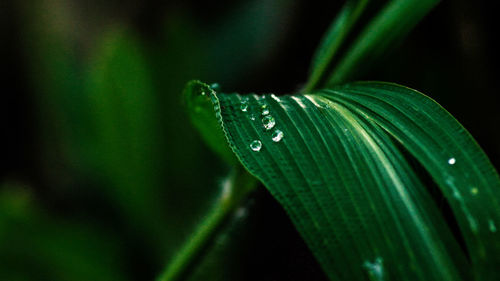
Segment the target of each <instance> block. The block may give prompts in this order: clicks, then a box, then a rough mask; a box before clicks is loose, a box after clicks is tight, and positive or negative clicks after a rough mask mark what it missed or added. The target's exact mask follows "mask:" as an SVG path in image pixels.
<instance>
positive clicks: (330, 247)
mask: <svg viewBox="0 0 500 281" xmlns="http://www.w3.org/2000/svg"><path fill="white" fill-rule="evenodd" d="M377 97H378V99H377ZM212 99H213V101H214V109H215V111H216V116H217V118H218V119H219V122H220V125H221V127H222V129H223V131H224V133H225V135H226V138H227V140H228V142H229V146H230V147H231V148H232V150H233V151H234V153H235V154H236V156H237V157H238V159H239V160H240V161H241V163H242V164H243V166H245V168H247V169H248V171H249V172H250V173H251V174H253V175H254V176H256V177H257V178H258V179H259V180H261V181H262V182H263V183H264V185H265V186H266V187H267V189H268V190H269V191H270V192H271V194H272V195H273V196H274V197H275V198H276V199H277V200H278V202H279V203H280V204H281V205H282V206H283V207H284V209H285V210H286V211H287V213H288V214H289V216H290V217H291V220H292V222H293V223H294V224H295V226H296V228H297V229H298V231H299V232H300V234H301V235H302V237H303V238H304V240H305V241H306V243H307V244H308V246H309V248H310V249H311V251H312V252H313V254H314V255H315V256H316V258H317V260H318V261H319V263H320V264H321V265H322V267H323V269H324V271H325V273H326V274H327V275H328V276H329V278H330V279H331V280H367V279H370V280H470V278H471V272H474V274H476V277H477V278H479V279H480V280H493V279H494V278H495V277H496V278H498V276H495V275H497V274H498V273H495V269H494V268H495V267H494V266H495V265H498V264H499V263H498V259H499V258H498V257H500V255H499V247H498V245H499V239H498V237H497V235H496V224H497V223H499V222H500V219H499V212H498V210H499V208H498V204H497V200H498V199H499V198H500V196H499V195H500V194H499V191H500V189H498V188H499V187H500V181H499V179H498V176H497V174H496V172H495V171H494V169H493V168H492V166H491V164H490V163H489V162H488V160H487V158H486V156H485V155H484V153H483V152H482V151H481V150H480V149H479V147H478V146H477V144H476V143H475V142H474V141H473V139H472V138H471V137H470V136H469V135H468V134H467V133H466V132H465V130H464V129H463V128H462V127H461V126H460V124H459V123H458V122H457V121H455V120H454V119H453V118H452V117H451V116H450V115H449V114H448V113H446V111H444V110H443V109H442V108H441V107H440V106H439V105H437V104H436V103H434V102H433V101H432V100H430V99H428V98H427V97H425V96H423V95H421V94H419V93H417V92H415V91H412V90H409V89H407V88H404V87H401V86H395V85H387V84H380V83H371V84H366V83H365V84H352V85H349V86H345V87H342V88H336V89H333V90H324V91H319V92H318V93H317V94H314V95H297V96H281V97H277V96H274V95H266V96H257V95H249V96H241V95H238V94H220V93H212ZM369 102H372V103H373V104H371V103H369ZM242 105H246V106H243V107H242ZM242 108H246V111H245V110H242ZM397 109H399V110H397ZM267 112H269V113H267ZM438 125H439V126H438ZM266 127H267V128H266ZM280 132H281V133H282V134H281V133H280ZM280 136H282V137H281V138H280ZM221 145H222V144H221ZM407 152H409V154H410V156H411V157H414V158H415V159H416V160H417V161H418V162H420V164H421V165H422V166H423V167H424V168H425V169H426V170H427V172H428V173H429V174H430V176H431V177H432V178H433V180H434V181H435V183H436V185H437V187H438V188H439V189H440V190H441V192H442V193H443V194H444V196H445V198H446V200H447V202H448V204H449V205H450V206H451V209H452V211H453V214H452V215H451V217H450V215H447V214H446V213H445V212H444V211H443V209H442V208H440V206H441V205H440V203H439V202H437V201H435V199H434V197H433V196H435V195H433V192H432V189H431V188H430V187H429V186H426V185H424V184H423V183H422V181H421V179H420V178H419V174H417V172H415V170H414V169H413V168H412V165H411V162H412V161H413V160H412V158H408V157H407V156H406V154H407ZM454 218H455V219H456V220H457V221H458V223H459V226H460V231H455V230H454V229H453V219H454ZM461 236H463V237H465V241H466V250H464V249H463V248H462V247H461V246H462V245H461V244H460V243H461V240H460V237H461ZM485 245H489V246H488V247H485ZM471 269H473V270H471Z"/></svg>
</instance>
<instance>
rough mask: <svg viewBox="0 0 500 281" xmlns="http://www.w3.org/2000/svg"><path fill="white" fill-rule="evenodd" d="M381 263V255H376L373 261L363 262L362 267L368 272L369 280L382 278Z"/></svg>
mask: <svg viewBox="0 0 500 281" xmlns="http://www.w3.org/2000/svg"><path fill="white" fill-rule="evenodd" d="M382 263H383V259H382V258H381V257H377V258H376V259H375V261H374V262H370V261H365V263H363V267H364V268H365V269H366V271H367V272H368V275H369V276H370V279H371V280H377V281H381V280H384V267H383V264H382Z"/></svg>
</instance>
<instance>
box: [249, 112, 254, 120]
mask: <svg viewBox="0 0 500 281" xmlns="http://www.w3.org/2000/svg"><path fill="white" fill-rule="evenodd" d="M250 120H252V121H254V120H255V114H253V113H252V115H250Z"/></svg>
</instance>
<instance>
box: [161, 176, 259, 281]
mask: <svg viewBox="0 0 500 281" xmlns="http://www.w3.org/2000/svg"><path fill="white" fill-rule="evenodd" d="M256 186H257V181H256V179H255V178H254V177H252V176H251V175H250V174H248V172H246V170H245V169H244V168H243V167H242V166H238V167H235V168H234V170H233V171H232V172H231V174H230V175H229V176H228V178H226V179H225V180H224V182H223V183H222V194H221V197H220V198H219V200H218V201H217V203H216V205H215V206H214V208H213V209H212V211H211V212H210V213H209V214H208V215H207V216H206V217H205V219H204V220H203V221H202V222H201V223H200V225H199V226H198V229H197V230H196V231H195V232H194V234H193V235H192V236H191V237H190V238H189V239H188V240H187V242H186V244H185V245H184V246H183V247H182V248H181V249H180V251H179V252H178V253H177V255H176V256H175V257H174V258H173V259H172V260H171V261H170V262H169V264H168V265H167V266H166V268H165V270H164V271H163V273H162V274H161V275H160V277H159V278H158V279H157V281H175V280H179V279H180V278H181V277H182V276H185V273H186V270H187V269H188V268H189V266H190V265H192V264H193V262H194V261H195V259H196V258H197V257H199V255H200V253H201V252H202V250H203V249H204V247H205V246H206V245H207V243H208V242H209V241H210V240H211V238H212V237H214V236H215V235H216V234H217V232H218V230H219V229H220V226H221V225H222V223H223V222H224V221H225V219H226V218H227V217H228V216H229V215H230V214H231V213H232V212H233V211H234V210H235V209H236V208H237V207H238V206H240V204H241V203H242V201H243V200H244V199H245V198H246V197H247V195H248V194H249V193H250V192H251V191H253V190H254V189H255V188H256Z"/></svg>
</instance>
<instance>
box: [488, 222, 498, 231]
mask: <svg viewBox="0 0 500 281" xmlns="http://www.w3.org/2000/svg"><path fill="white" fill-rule="evenodd" d="M488 227H489V228H490V231H491V232H497V226H496V225H495V222H494V221H493V220H491V219H490V220H488Z"/></svg>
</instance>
